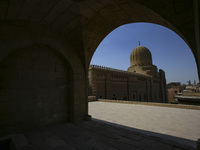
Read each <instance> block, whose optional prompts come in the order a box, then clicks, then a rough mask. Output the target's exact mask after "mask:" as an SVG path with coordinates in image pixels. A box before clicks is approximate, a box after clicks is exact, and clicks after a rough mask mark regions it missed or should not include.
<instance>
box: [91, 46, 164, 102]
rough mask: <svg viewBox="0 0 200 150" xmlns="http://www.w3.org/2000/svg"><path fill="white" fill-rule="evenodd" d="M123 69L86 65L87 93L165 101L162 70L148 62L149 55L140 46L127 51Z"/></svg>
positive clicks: (150, 56) (123, 98)
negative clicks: (128, 53) (129, 52)
mask: <svg viewBox="0 0 200 150" xmlns="http://www.w3.org/2000/svg"><path fill="white" fill-rule="evenodd" d="M130 64H131V66H130V67H129V68H128V69H127V71H123V70H118V69H113V68H108V67H102V66H98V65H90V67H89V73H88V77H89V90H88V95H91V96H96V98H101V99H117V100H130V101H142V102H159V103H166V102H167V89H166V79H165V72H164V71H163V70H162V69H159V72H158V71H157V70H158V69H157V67H156V66H155V65H153V63H152V55H151V52H150V50H149V49H148V48H146V47H144V46H140V44H139V46H138V47H136V48H135V49H134V50H133V51H132V52H131V55H130Z"/></svg>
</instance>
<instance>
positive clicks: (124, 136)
mask: <svg viewBox="0 0 200 150" xmlns="http://www.w3.org/2000/svg"><path fill="white" fill-rule="evenodd" d="M8 137H9V136H7V138H8ZM4 138H6V137H4ZM10 138H11V139H12V143H13V144H12V145H13V146H12V147H13V149H15V150H194V149H195V148H192V147H187V146H185V145H182V144H179V143H176V142H174V141H168V140H162V139H160V138H156V137H153V136H147V135H145V134H141V133H138V132H135V131H131V130H128V129H124V128H121V127H117V126H113V125H109V124H107V123H102V122H98V121H94V120H92V121H85V122H79V123H63V124H60V125H54V126H50V127H45V128H41V129H38V130H35V131H31V132H27V133H25V134H17V135H12V136H10ZM1 140H2V138H0V141H1ZM1 146H2V145H1V142H0V149H3V148H2V147H1ZM4 148H5V147H4ZM3 150H5V149H3Z"/></svg>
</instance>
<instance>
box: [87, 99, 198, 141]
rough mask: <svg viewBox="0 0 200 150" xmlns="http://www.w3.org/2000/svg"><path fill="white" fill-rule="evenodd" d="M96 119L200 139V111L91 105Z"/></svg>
mask: <svg viewBox="0 0 200 150" xmlns="http://www.w3.org/2000/svg"><path fill="white" fill-rule="evenodd" d="M89 114H90V115H91V116H92V118H96V119H99V120H104V121H107V122H111V123H116V124H120V125H124V126H128V127H132V128H136V129H141V131H142V130H144V131H151V132H153V133H161V134H164V135H170V136H174V137H180V138H184V139H188V140H191V141H196V140H197V139H199V138H200V110H192V109H181V108H170V107H158V106H145V105H136V104H122V103H110V102H90V103H89Z"/></svg>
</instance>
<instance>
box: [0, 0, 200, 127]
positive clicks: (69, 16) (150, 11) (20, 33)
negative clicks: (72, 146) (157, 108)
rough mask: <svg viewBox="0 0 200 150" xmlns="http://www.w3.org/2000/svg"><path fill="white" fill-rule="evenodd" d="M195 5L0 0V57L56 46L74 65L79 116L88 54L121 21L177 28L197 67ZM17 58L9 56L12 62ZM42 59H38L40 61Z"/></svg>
mask: <svg viewBox="0 0 200 150" xmlns="http://www.w3.org/2000/svg"><path fill="white" fill-rule="evenodd" d="M198 9H199V3H198V1H197V0H193V1H192V0H184V1H175V0H174V1H172V0H165V1H155V0H148V1H144V0H58V1H55V0H50V1H45V0H22V1H11V0H7V1H6V0H5V1H0V27H1V28H0V50H1V51H0V60H1V62H2V61H3V59H4V58H5V57H6V56H9V54H11V52H13V51H15V50H17V49H19V48H20V49H21V48H22V49H23V48H25V47H27V46H30V45H48V46H49V47H52V48H53V49H55V50H57V51H59V52H60V53H61V54H62V55H63V56H64V57H65V59H66V61H67V62H68V63H69V64H70V66H71V69H72V71H73V81H74V84H73V87H72V91H71V92H70V93H71V94H72V95H73V98H72V99H73V102H74V103H73V105H72V106H70V108H71V109H72V110H73V112H74V113H73V115H72V120H75V121H79V120H83V119H84V118H85V116H87V114H88V110H87V107H88V106H87V104H88V102H87V76H88V67H89V63H90V60H91V58H92V55H93V53H94V52H95V50H96V48H97V46H98V45H99V43H100V42H101V41H102V40H103V38H104V37H106V35H107V34H108V33H110V32H111V31H112V30H114V29H115V28H117V27H119V26H121V25H123V24H127V23H134V22H149V23H156V24H160V25H163V26H165V27H168V28H170V29H171V30H173V31H175V32H176V33H177V34H178V35H179V36H180V37H181V38H183V39H184V40H185V42H186V43H187V44H188V45H189V47H190V48H191V50H192V52H193V54H194V56H195V59H196V62H197V67H198V71H200V59H199V56H200V44H199V43H200V42H199V16H198V11H199V10H198ZM37 57H40V55H38V56H37ZM45 58H46V54H45ZM25 59H26V60H27V61H28V58H25ZM36 59H37V58H36ZM38 59H39V58H38ZM59 60H60V58H59ZM15 61H16V59H15V58H14V56H13V57H12V58H11V62H10V63H13V62H15ZM45 63H46V62H42V61H41V62H40V63H39V66H43V65H44V64H45ZM8 64H9V63H8ZM7 67H8V66H7ZM7 67H6V68H7ZM9 74H10V73H9ZM11 88H14V87H12V86H11V87H10V89H11ZM2 91H3V90H1V92H2ZM23 91H24V92H21V93H20V95H21V96H22V97H23V96H25V89H24V90H23ZM2 95H3V94H2ZM2 95H1V97H3V96H2ZM45 95H46V94H45ZM47 95H48V94H47ZM6 97H7V96H6ZM0 103H3V102H0ZM3 116H5V115H3ZM5 117H6V116H5ZM1 126H5V124H4V125H3V124H2V125H1Z"/></svg>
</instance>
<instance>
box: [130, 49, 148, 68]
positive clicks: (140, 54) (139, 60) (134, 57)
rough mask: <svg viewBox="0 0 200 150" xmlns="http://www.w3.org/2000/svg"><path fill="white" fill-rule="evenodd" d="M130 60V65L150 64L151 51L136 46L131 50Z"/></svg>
mask: <svg viewBox="0 0 200 150" xmlns="http://www.w3.org/2000/svg"><path fill="white" fill-rule="evenodd" d="M130 61H131V66H138V65H139V66H148V65H152V57H151V52H150V51H149V49H148V48H146V47H144V46H138V47H136V48H135V49H134V50H133V51H132V52H131V56H130Z"/></svg>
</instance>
